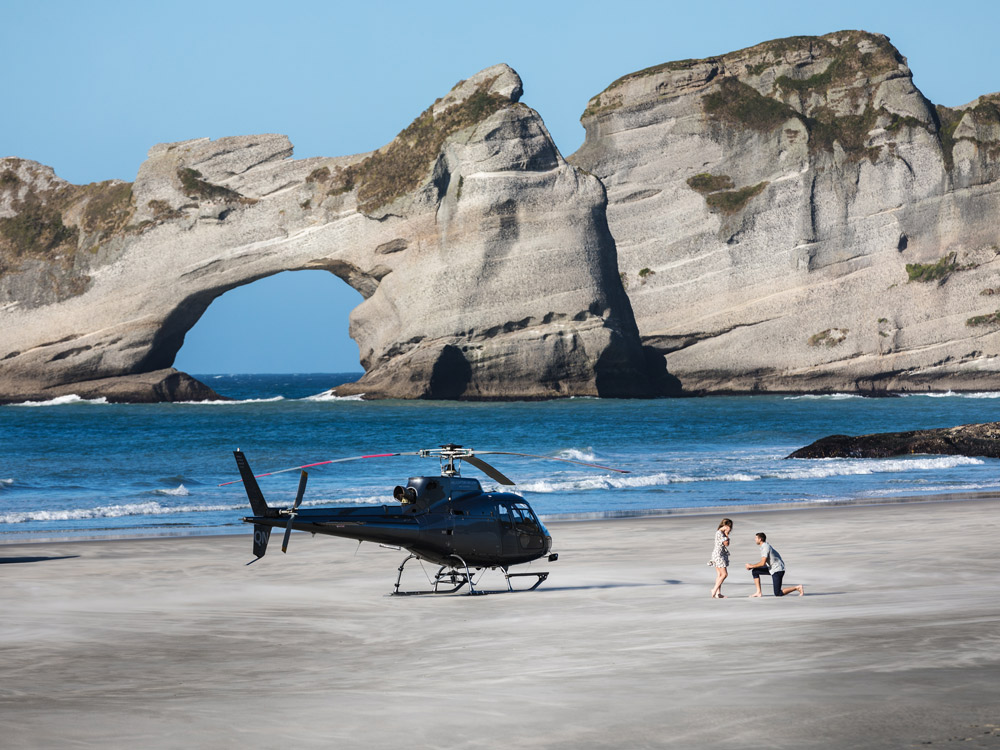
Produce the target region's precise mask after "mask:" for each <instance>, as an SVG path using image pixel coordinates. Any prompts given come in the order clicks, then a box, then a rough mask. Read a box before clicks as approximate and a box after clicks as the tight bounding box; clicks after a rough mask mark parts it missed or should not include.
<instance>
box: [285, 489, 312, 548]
mask: <svg viewBox="0 0 1000 750" xmlns="http://www.w3.org/2000/svg"><path fill="white" fill-rule="evenodd" d="M308 478H309V474H308V473H306V472H304V471H303V472H302V474H301V475H300V476H299V490H298V492H296V493H295V502H294V503H292V508H291V510H290V511H288V524H287V525H286V526H285V538H284V539H283V540H282V541H281V551H282V552H288V538H289V537H290V536H291V535H292V522H293V521H294V520H295V517H296V516H297V515H298V514H299V513H298V510H299V505H300V504H301V503H302V496H303V495H304V494H305V493H306V480H307V479H308Z"/></svg>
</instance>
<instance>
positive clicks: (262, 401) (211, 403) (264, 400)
mask: <svg viewBox="0 0 1000 750" xmlns="http://www.w3.org/2000/svg"><path fill="white" fill-rule="evenodd" d="M284 400H285V397H284V396H272V397H271V398H244V399H239V400H237V399H226V400H224V401H223V400H218V399H217V400H215V401H177V402H175V403H176V405H177V406H232V405H234V404H235V405H239V404H269V403H272V402H274V401H284Z"/></svg>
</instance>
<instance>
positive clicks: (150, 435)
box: [0, 374, 1000, 544]
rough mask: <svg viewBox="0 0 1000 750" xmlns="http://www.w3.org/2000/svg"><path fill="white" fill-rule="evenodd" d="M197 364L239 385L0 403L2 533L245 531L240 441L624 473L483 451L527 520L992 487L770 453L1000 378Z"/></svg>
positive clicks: (940, 461) (342, 491)
mask: <svg viewBox="0 0 1000 750" xmlns="http://www.w3.org/2000/svg"><path fill="white" fill-rule="evenodd" d="M198 377H200V378H201V379H202V380H203V381H204V382H206V383H209V384H211V385H212V386H213V387H214V388H215V389H216V390H217V391H218V392H219V393H222V394H224V395H226V396H229V397H231V398H233V399H236V400H235V401H231V402H216V403H188V404H184V403H181V404H155V405H131V404H129V405H119V404H107V403H104V402H103V401H101V400H98V401H82V400H80V399H78V398H75V397H67V398H60V399H55V400H53V401H49V402H44V403H30V402H29V403H25V404H18V405H9V406H0V544H2V543H9V542H14V541H24V540H26V539H51V538H60V539H61V538H91V537H108V536H121V535H125V536H137V535H146V534H178V535H189V534H206V533H209V534H211V533H234V532H241V531H244V530H247V527H246V526H245V525H244V524H243V523H242V522H241V520H240V519H241V518H242V517H243V515H246V514H247V513H248V511H249V506H248V503H247V500H246V495H245V494H244V493H243V490H242V486H241V485H240V484H238V483H237V484H232V485H229V486H226V487H220V486H218V485H219V484H220V483H222V482H227V481H231V480H233V479H238V478H239V474H238V472H237V470H236V464H235V462H234V460H233V456H232V450H233V449H236V448H240V449H242V450H243V451H244V452H245V453H246V455H247V458H248V459H249V461H250V464H251V467H252V468H253V469H254V471H255V472H256V473H261V472H270V471H275V470H279V469H284V468H288V467H292V466H298V465H302V464H307V463H313V462H317V461H323V460H327V459H334V458H343V457H349V456H357V455H365V454H371V453H391V452H404V451H415V450H418V449H420V448H434V447H437V446H439V445H441V444H444V443H449V442H454V443H458V444H460V445H464V446H467V447H472V448H475V449H478V450H502V451H515V452H522V453H534V454H540V455H543V456H553V457H560V458H569V459H576V460H581V461H592V462H595V463H601V464H605V465H608V466H614V467H618V468H621V469H626V470H628V471H629V472H630V473H628V474H615V473H612V472H608V471H603V470H599V469H590V468H585V467H582V466H576V465H572V464H565V463H560V462H554V461H543V460H535V459H523V458H517V457H513V456H493V457H486V460H488V461H490V462H491V463H493V464H494V465H495V466H496V467H497V468H498V469H500V470H501V471H502V472H504V473H505V474H507V475H508V476H510V477H511V478H512V479H514V480H515V481H516V482H517V488H516V490H515V491H517V492H519V493H520V494H522V495H524V497H526V498H527V499H528V500H529V502H531V504H532V506H533V507H534V508H535V510H536V511H537V512H538V513H539V514H540V515H542V516H543V517H558V516H559V515H565V514H598V515H599V514H608V515H618V514H627V513H642V512H647V511H663V510H666V509H678V508H700V507H712V506H734V505H762V504H768V505H770V504H783V503H802V502H809V503H830V502H834V501H843V500H850V499H857V498H863V499H869V500H870V499H875V500H878V499H887V500H888V499H892V498H895V497H902V496H912V495H921V494H931V493H954V492H981V491H989V490H996V489H1000V471H998V470H1000V461H997V460H993V459H982V458H966V457H961V456H947V457H939V456H913V457H906V458H893V459H829V460H819V461H817V460H787V459H785V458H784V457H785V456H786V455H788V454H789V453H790V452H791V451H793V450H794V449H796V448H798V447H801V446H803V445H807V444H808V443H811V442H812V441H814V440H816V439H818V438H821V437H824V436H826V435H831V434H862V433H870V432H885V431H896V430H912V429H919V428H929V427H947V426H953V425H958V424H965V423H969V422H986V421H998V420H1000V394H998V393H982V394H965V395H956V394H944V395H911V396H906V397H902V398H886V399H864V398H859V397H854V396H846V395H833V396H800V397H788V396H736V397H732V396H731V397H706V398H693V399H665V400H656V401H638V400H636V401H621V400H605V399H567V400H559V401H546V402H514V403H459V402H433V401H371V402H367V401H361V400H358V399H346V398H345V399H341V398H336V397H334V396H332V395H330V393H329V389H330V388H332V387H333V386H335V385H338V384H339V383H343V382H346V381H348V380H353V379H354V378H355V377H356V375H353V374H320V375H200V376H198ZM463 468H464V469H465V471H464V474H465V475H466V476H475V477H477V478H479V479H480V480H481V481H482V482H483V485H484V487H492V486H495V485H494V483H493V482H492V480H490V479H488V478H487V477H485V476H483V475H481V474H480V473H479V472H478V471H477V470H475V469H474V468H472V467H468V466H467V467H463ZM438 470H439V467H438V464H437V462H436V461H435V460H433V459H420V458H417V457H408V456H399V457H392V458H384V459H366V460H360V461H352V462H345V463H337V464H332V465H329V466H326V467H317V468H315V469H312V470H311V471H310V476H309V485H308V489H307V492H306V496H305V501H304V505H306V506H316V505H329V504H344V505H348V504H369V503H370V504H382V503H386V502H391V492H392V488H393V487H394V486H395V485H396V484H405V481H406V479H407V477H409V476H415V475H420V474H437V473H438ZM297 482H298V474H297V472H288V473H285V474H280V475H277V476H273V477H265V478H263V479H261V480H260V484H261V489H262V491H263V492H264V495H265V497H266V498H267V499H268V501H269V502H271V503H272V504H285V503H288V502H290V501H291V499H292V498H293V497H294V494H295V488H296V485H297Z"/></svg>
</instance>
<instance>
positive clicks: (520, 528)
mask: <svg viewBox="0 0 1000 750" xmlns="http://www.w3.org/2000/svg"><path fill="white" fill-rule="evenodd" d="M510 512H511V518H512V520H513V521H514V529H515V531H517V541H518V544H519V545H520V547H521V549H526V550H532V549H542V548H543V547H545V539H544V537H543V534H542V530H541V528H540V527H539V525H538V521H537V520H536V519H535V514H534V513H532V512H531V509H530V508H529V507H528V506H527V505H520V504H518V505H514V506H512V507H511V509H510Z"/></svg>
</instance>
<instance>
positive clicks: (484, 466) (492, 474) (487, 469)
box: [461, 456, 515, 485]
mask: <svg viewBox="0 0 1000 750" xmlns="http://www.w3.org/2000/svg"><path fill="white" fill-rule="evenodd" d="M461 460H463V461H467V462H468V463H470V464H472V465H473V466H475V467H476V468H477V469H479V470H480V471H481V472H483V473H484V474H485V475H486V476H488V477H489V478H490V479H494V480H496V481H497V482H500V484H510V485H513V484H515V482H514V481H513V480H512V479H508V478H507V477H506V476H504V475H503V474H501V473H500V472H499V471H498V470H497V469H496V468H495V467H493V466H490V465H489V464H488V463H486V462H485V461H483V459H481V458H476V457H475V456H463V457H462V459H461Z"/></svg>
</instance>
